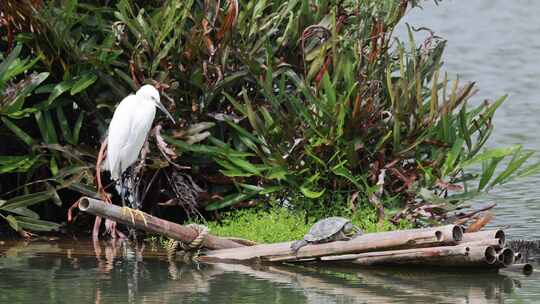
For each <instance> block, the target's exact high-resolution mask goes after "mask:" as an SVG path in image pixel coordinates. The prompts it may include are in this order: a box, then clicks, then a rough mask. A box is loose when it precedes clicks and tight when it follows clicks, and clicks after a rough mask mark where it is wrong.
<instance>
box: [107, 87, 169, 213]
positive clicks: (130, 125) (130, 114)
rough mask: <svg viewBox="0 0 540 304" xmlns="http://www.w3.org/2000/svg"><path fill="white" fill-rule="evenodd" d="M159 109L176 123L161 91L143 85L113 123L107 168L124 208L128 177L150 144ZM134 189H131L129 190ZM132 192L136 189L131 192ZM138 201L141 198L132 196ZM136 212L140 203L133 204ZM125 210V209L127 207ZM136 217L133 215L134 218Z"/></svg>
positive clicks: (116, 113) (121, 107)
mask: <svg viewBox="0 0 540 304" xmlns="http://www.w3.org/2000/svg"><path fill="white" fill-rule="evenodd" d="M156 107H158V108H159V109H160V110H161V111H163V112H164V113H165V114H166V115H167V116H168V117H169V118H170V119H171V120H172V121H173V122H174V118H173V116H172V115H171V114H170V113H169V112H168V111H167V109H166V108H165V107H164V106H163V104H162V103H161V102H160V98H159V92H158V90H157V89H156V88H154V87H153V86H152V85H149V84H147V85H144V86H142V87H141V88H140V89H139V90H138V91H137V92H136V93H135V95H129V96H127V97H125V98H124V99H123V100H122V101H121V102H120V104H119V105H118V107H117V108H116V110H115V111H114V114H113V118H112V120H111V123H110V124H109V135H108V137H107V159H106V160H105V164H104V166H105V169H106V170H108V171H110V173H111V178H112V179H113V180H114V181H116V182H117V185H118V186H119V187H117V189H118V188H120V191H119V192H120V196H121V197H122V204H123V205H124V198H125V194H126V191H127V190H128V189H127V188H128V185H126V182H125V181H126V178H127V176H126V175H128V174H129V173H128V172H127V171H126V170H128V169H129V168H130V167H131V166H132V165H133V164H134V163H135V162H136V161H137V159H138V158H139V154H140V152H141V149H142V147H143V145H144V142H145V141H146V137H147V136H148V132H149V131H150V128H151V126H152V122H153V121H154V117H155V115H156ZM129 188H131V187H129ZM130 190H132V189H130ZM131 195H132V197H133V198H135V200H137V197H138V195H136V194H135V193H131ZM132 203H134V205H135V206H133V205H132V206H130V207H132V208H133V207H134V208H135V209H138V208H139V207H140V202H132ZM124 207H125V206H124ZM132 216H133V215H132Z"/></svg>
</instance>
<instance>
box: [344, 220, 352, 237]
mask: <svg viewBox="0 0 540 304" xmlns="http://www.w3.org/2000/svg"><path fill="white" fill-rule="evenodd" d="M354 230H355V229H354V225H353V224H352V223H351V222H347V223H345V225H343V228H342V231H343V233H344V234H345V235H347V236H348V235H352V234H354Z"/></svg>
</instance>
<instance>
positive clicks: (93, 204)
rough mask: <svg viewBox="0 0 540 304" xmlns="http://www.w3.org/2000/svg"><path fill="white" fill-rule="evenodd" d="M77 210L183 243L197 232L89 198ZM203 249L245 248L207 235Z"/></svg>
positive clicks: (81, 201)
mask: <svg viewBox="0 0 540 304" xmlns="http://www.w3.org/2000/svg"><path fill="white" fill-rule="evenodd" d="M79 209H80V210H81V211H84V212H87V213H90V214H93V215H96V216H100V217H104V218H108V219H111V220H113V221H116V222H118V223H122V224H126V225H130V226H133V227H135V228H137V229H141V230H145V231H148V232H153V233H158V234H160V235H163V236H166V237H169V238H171V239H175V240H177V241H181V242H184V243H190V242H192V241H193V240H194V239H195V238H196V237H197V235H198V233H197V231H195V230H194V229H192V228H189V227H185V226H182V225H179V224H176V223H173V222H169V221H166V220H162V219H160V218H157V217H155V216H152V215H150V214H147V213H144V212H142V211H137V210H131V211H128V212H126V211H125V209H123V208H121V207H118V206H116V205H113V204H107V203H105V202H103V201H100V200H96V199H93V198H89V197H83V198H81V200H80V202H79ZM204 247H206V248H209V249H225V248H240V247H245V246H244V245H242V244H239V243H236V242H234V241H231V240H228V239H224V238H220V237H217V236H213V235H210V234H209V235H208V236H207V237H206V238H205V241H204Z"/></svg>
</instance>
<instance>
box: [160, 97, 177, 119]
mask: <svg viewBox="0 0 540 304" xmlns="http://www.w3.org/2000/svg"><path fill="white" fill-rule="evenodd" d="M156 106H157V107H158V108H159V109H160V110H161V111H163V113H165V115H167V117H169V119H170V120H172V122H173V123H176V121H174V117H173V116H172V115H171V113H169V111H167V109H166V108H165V106H163V104H162V103H161V102H159V101H156Z"/></svg>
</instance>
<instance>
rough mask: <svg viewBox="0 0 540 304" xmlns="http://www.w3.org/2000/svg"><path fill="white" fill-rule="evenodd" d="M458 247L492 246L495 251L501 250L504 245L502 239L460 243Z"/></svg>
mask: <svg viewBox="0 0 540 304" xmlns="http://www.w3.org/2000/svg"><path fill="white" fill-rule="evenodd" d="M459 245H463V246H465V245H466V246H493V248H495V249H502V248H504V246H505V245H506V244H505V243H504V239H484V240H473V241H461V242H459Z"/></svg>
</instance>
